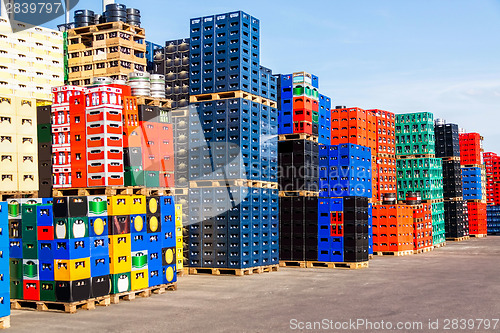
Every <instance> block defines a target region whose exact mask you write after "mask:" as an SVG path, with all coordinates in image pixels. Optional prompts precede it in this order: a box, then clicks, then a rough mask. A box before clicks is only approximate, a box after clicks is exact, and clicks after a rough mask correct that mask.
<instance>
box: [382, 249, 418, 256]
mask: <svg viewBox="0 0 500 333" xmlns="http://www.w3.org/2000/svg"><path fill="white" fill-rule="evenodd" d="M373 254H374V255H377V256H394V257H403V256H410V255H413V250H408V251H373Z"/></svg>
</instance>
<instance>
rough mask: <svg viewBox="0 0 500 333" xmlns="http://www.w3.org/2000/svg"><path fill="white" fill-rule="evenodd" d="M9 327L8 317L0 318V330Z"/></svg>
mask: <svg viewBox="0 0 500 333" xmlns="http://www.w3.org/2000/svg"><path fill="white" fill-rule="evenodd" d="M9 327H10V316H7V317H2V318H0V329H6V328H9Z"/></svg>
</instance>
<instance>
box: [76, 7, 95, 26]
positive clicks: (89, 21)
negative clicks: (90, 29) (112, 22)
mask: <svg viewBox="0 0 500 333" xmlns="http://www.w3.org/2000/svg"><path fill="white" fill-rule="evenodd" d="M94 16H95V14H94V12H93V11H92V10H88V9H81V10H77V11H75V16H74V18H75V26H76V27H77V28H80V27H87V26H89V25H93V24H94V19H95V18H94Z"/></svg>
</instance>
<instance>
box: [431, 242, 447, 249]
mask: <svg viewBox="0 0 500 333" xmlns="http://www.w3.org/2000/svg"><path fill="white" fill-rule="evenodd" d="M445 246H446V242H443V243H441V244H434V248H435V249H439V248H440V247H445Z"/></svg>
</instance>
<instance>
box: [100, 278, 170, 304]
mask: <svg viewBox="0 0 500 333" xmlns="http://www.w3.org/2000/svg"><path fill="white" fill-rule="evenodd" d="M168 290H177V282H174V283H169V284H161V285H158V286H154V287H149V288H145V289H139V290H131V291H126V292H123V293H119V294H111V295H109V296H110V299H111V304H118V303H120V301H133V300H134V299H136V297H150V296H151V295H152V294H164V293H166V292H167V291H168Z"/></svg>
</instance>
